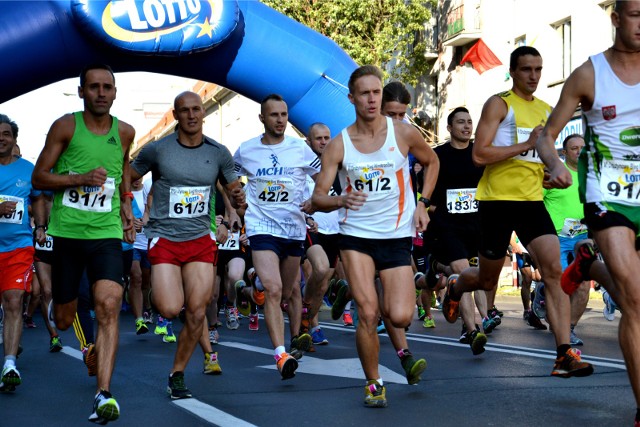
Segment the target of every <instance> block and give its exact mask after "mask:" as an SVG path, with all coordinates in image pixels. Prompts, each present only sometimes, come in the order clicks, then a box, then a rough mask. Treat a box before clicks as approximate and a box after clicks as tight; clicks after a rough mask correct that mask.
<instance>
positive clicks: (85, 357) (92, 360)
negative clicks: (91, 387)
mask: <svg viewBox="0 0 640 427" xmlns="http://www.w3.org/2000/svg"><path fill="white" fill-rule="evenodd" d="M82 361H83V362H84V364H85V366H86V367H87V374H88V375H89V376H90V377H95V376H96V375H97V374H98V355H97V354H96V346H95V344H88V345H87V346H86V347H85V348H83V349H82Z"/></svg>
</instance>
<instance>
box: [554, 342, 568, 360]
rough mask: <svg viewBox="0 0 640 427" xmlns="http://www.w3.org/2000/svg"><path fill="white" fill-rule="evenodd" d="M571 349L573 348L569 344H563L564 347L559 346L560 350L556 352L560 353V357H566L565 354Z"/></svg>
mask: <svg viewBox="0 0 640 427" xmlns="http://www.w3.org/2000/svg"><path fill="white" fill-rule="evenodd" d="M570 348H571V346H570V345H569V344H562V345H560V346H558V349H557V350H556V352H557V353H558V357H560V356H564V354H565V353H566V352H567V351H569V349H570Z"/></svg>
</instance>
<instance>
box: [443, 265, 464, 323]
mask: <svg viewBox="0 0 640 427" xmlns="http://www.w3.org/2000/svg"><path fill="white" fill-rule="evenodd" d="M457 281H458V275H457V274H452V275H451V276H449V278H448V279H447V288H446V289H447V290H446V292H445V294H444V299H443V300H442V315H443V316H444V318H445V320H446V321H447V322H449V323H456V320H458V316H459V315H460V301H459V300H458V301H454V300H453V299H452V298H451V291H452V290H453V287H454V286H455V284H456V282H457Z"/></svg>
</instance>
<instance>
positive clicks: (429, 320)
mask: <svg viewBox="0 0 640 427" xmlns="http://www.w3.org/2000/svg"><path fill="white" fill-rule="evenodd" d="M422 327H423V328H435V327H436V319H434V318H433V316H431V315H429V316H426V317H425V318H424V322H422Z"/></svg>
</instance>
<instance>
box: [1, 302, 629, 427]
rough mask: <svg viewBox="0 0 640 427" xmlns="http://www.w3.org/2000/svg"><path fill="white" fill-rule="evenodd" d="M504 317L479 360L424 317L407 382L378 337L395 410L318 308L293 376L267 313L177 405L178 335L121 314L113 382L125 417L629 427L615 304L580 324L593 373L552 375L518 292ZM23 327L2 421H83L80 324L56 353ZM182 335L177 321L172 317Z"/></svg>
mask: <svg viewBox="0 0 640 427" xmlns="http://www.w3.org/2000/svg"><path fill="white" fill-rule="evenodd" d="M498 303H499V307H500V308H501V309H502V310H503V311H504V312H505V317H504V319H503V322H502V325H501V326H500V327H499V328H498V329H496V330H495V331H494V332H493V333H492V334H491V335H490V336H489V345H488V346H487V351H486V352H485V353H484V354H482V355H480V356H473V355H472V354H471V350H470V349H469V347H468V346H467V345H462V344H459V343H458V340H457V338H458V336H459V334H460V327H461V324H460V322H458V323H457V324H455V325H450V324H448V323H447V322H446V321H445V320H444V318H443V317H442V315H441V314H440V313H439V312H435V316H436V321H437V327H436V328H435V329H429V330H427V329H424V328H423V327H422V324H421V322H420V321H418V320H417V318H416V319H415V320H414V322H413V324H412V326H411V329H410V332H409V333H408V334H407V335H408V337H409V343H410V347H411V350H412V352H413V353H414V355H416V356H419V357H425V358H426V360H427V363H428V367H427V370H426V371H425V373H424V374H423V376H422V377H423V381H422V382H421V383H420V384H418V385H416V386H409V385H407V384H406V379H405V378H404V375H403V371H402V368H401V366H400V363H399V360H398V358H397V356H396V355H395V352H394V350H393V347H392V346H391V344H390V342H389V340H388V338H387V337H386V335H381V357H380V364H381V373H382V378H383V380H384V382H385V386H386V387H387V400H388V402H389V405H388V407H387V408H385V409H372V408H365V407H364V406H363V404H362V402H363V397H364V387H363V386H364V379H363V378H364V377H363V374H362V370H361V368H360V365H359V362H358V359H357V354H356V349H355V341H354V329H353V328H345V327H343V326H342V324H341V323H339V322H333V321H331V320H330V316H329V313H328V312H323V313H322V314H321V320H322V322H321V325H322V327H323V328H324V331H325V335H326V336H327V337H328V338H329V340H330V344H329V345H327V346H318V347H316V352H315V353H307V355H305V356H304V357H303V358H302V359H301V360H300V367H299V369H298V371H297V372H298V373H297V375H296V377H295V378H293V379H291V380H288V381H281V380H280V376H279V374H278V373H277V371H276V370H275V363H274V360H273V357H272V354H273V350H272V348H271V345H270V341H269V338H268V335H267V333H266V327H265V324H264V320H263V319H262V318H261V319H260V330H259V331H258V332H254V331H249V330H248V320H247V319H244V320H243V321H242V324H241V327H240V329H238V330H236V331H229V330H227V329H226V328H225V327H224V326H223V327H222V328H221V330H220V333H221V341H220V344H218V345H217V346H215V347H216V350H217V351H218V352H219V357H220V362H221V365H222V368H223V374H222V375H220V376H206V375H203V374H202V373H201V371H202V352H201V350H200V349H197V350H196V352H195V354H194V356H193V358H192V359H191V362H190V364H189V366H188V368H187V370H186V373H185V379H186V384H187V386H188V387H189V388H190V389H191V391H192V392H193V395H194V398H193V399H186V400H179V401H171V400H170V399H169V398H168V396H167V394H166V385H167V376H168V374H169V369H170V368H171V364H172V360H173V354H174V350H175V344H165V343H163V342H162V340H161V338H160V337H159V336H155V335H153V333H150V334H146V335H142V336H136V335H135V332H134V325H133V323H134V322H133V318H132V316H131V314H129V313H123V315H122V316H121V335H120V349H119V353H118V359H117V362H116V369H115V374H114V376H113V381H112V387H111V391H112V393H113V394H114V396H115V397H116V398H117V400H118V402H119V404H120V408H121V417H120V419H119V420H118V421H116V422H115V423H111V424H110V425H112V424H113V425H119V426H152V427H164V426H180V427H184V426H212V425H219V426H230V427H231V426H232V427H242V426H276V425H277V426H321V425H322V426H325V425H327V426H365V425H366V426H391V425H418V426H466V425H473V426H492V425H499V426H540V425H545V426H566V425H579V426H625V425H628V426H631V425H632V423H633V417H634V414H635V406H636V405H635V403H634V399H633V394H632V392H631V387H630V386H629V382H628V379H627V375H626V371H625V367H624V363H623V360H622V354H621V351H620V348H619V346H618V343H617V326H618V320H619V316H620V315H619V313H618V314H617V318H616V320H615V321H613V322H608V321H606V320H605V319H604V318H603V316H602V305H601V304H600V303H598V302H593V301H592V302H590V308H588V309H587V312H586V313H585V316H584V317H583V319H582V321H581V322H580V324H579V325H578V327H577V329H576V331H577V333H578V335H579V336H580V337H581V338H582V339H583V340H584V342H585V344H584V346H583V347H582V348H581V350H582V353H583V358H584V359H586V360H589V361H590V362H592V363H593V364H594V365H595V373H594V375H592V376H591V377H587V378H573V379H559V378H552V377H550V376H549V374H550V372H551V369H552V367H553V359H554V358H555V351H554V349H555V346H554V342H553V337H552V335H551V333H549V332H548V331H546V332H545V331H535V330H533V329H532V328H530V327H528V326H527V325H526V324H525V323H524V322H523V320H522V307H521V305H520V302H519V299H518V298H516V297H501V298H500V299H499V300H498ZM36 322H37V324H38V327H37V328H36V329H25V330H24V332H23V338H22V345H23V347H24V353H23V354H22V355H21V356H20V358H19V359H18V369H19V370H20V372H21V374H22V378H23V384H22V385H21V386H20V387H18V389H17V390H16V391H15V392H14V393H5V394H0V426H14V425H21V426H86V425H90V424H89V423H88V421H87V417H88V416H89V414H90V412H91V408H92V403H93V397H94V394H95V379H94V378H89V377H88V376H87V371H86V368H85V367H84V364H83V363H82V360H81V355H80V352H79V351H78V345H77V341H76V339H75V336H74V335H73V331H72V330H69V331H66V332H63V333H62V334H61V336H62V339H63V344H64V346H65V348H64V350H63V351H62V352H60V353H57V354H50V353H49V352H48V335H47V333H46V330H45V328H44V326H43V321H42V319H41V318H38V319H36ZM175 325H176V330H179V329H180V327H181V326H180V323H179V322H175Z"/></svg>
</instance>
